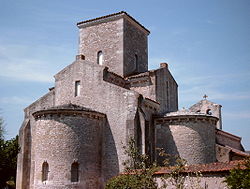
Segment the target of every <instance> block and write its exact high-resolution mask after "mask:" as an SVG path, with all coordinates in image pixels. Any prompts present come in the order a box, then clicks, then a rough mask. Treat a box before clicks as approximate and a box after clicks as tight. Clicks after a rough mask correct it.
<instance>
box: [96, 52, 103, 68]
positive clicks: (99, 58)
mask: <svg viewBox="0 0 250 189" xmlns="http://www.w3.org/2000/svg"><path fill="white" fill-rule="evenodd" d="M97 64H99V65H103V53H102V51H99V52H98V53H97Z"/></svg>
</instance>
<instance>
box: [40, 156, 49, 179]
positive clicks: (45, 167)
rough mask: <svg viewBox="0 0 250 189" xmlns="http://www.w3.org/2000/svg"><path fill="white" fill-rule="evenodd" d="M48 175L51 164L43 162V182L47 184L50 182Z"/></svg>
mask: <svg viewBox="0 0 250 189" xmlns="http://www.w3.org/2000/svg"><path fill="white" fill-rule="evenodd" d="M48 175H49V164H48V163H47V161H45V162H43V165H42V182H45V181H47V180H48Z"/></svg>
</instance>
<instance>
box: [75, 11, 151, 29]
mask: <svg viewBox="0 0 250 189" xmlns="http://www.w3.org/2000/svg"><path fill="white" fill-rule="evenodd" d="M121 14H125V15H127V16H128V17H129V18H130V19H132V20H133V21H134V22H135V23H137V24H138V25H139V26H141V27H142V28H143V29H144V30H146V31H147V32H148V33H150V31H149V30H148V29H147V28H145V27H144V26H143V25H142V24H140V23H139V22H138V21H137V20H136V19H134V18H133V17H132V16H130V15H129V14H128V13H127V12H125V11H120V12H116V13H113V14H108V15H105V16H100V17H96V18H92V19H88V20H84V21H81V22H78V23H77V24H76V25H77V26H79V25H81V24H84V23H88V22H93V21H97V20H101V19H105V18H109V17H112V16H117V15H121Z"/></svg>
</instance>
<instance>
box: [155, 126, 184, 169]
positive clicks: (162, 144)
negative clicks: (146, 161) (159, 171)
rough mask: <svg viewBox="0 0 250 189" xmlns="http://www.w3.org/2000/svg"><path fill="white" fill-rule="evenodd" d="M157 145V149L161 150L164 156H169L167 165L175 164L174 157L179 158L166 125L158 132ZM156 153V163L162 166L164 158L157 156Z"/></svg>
mask: <svg viewBox="0 0 250 189" xmlns="http://www.w3.org/2000/svg"><path fill="white" fill-rule="evenodd" d="M157 135H158V145H157V148H162V149H163V150H164V151H165V153H166V154H168V155H169V163H170V165H174V164H175V157H179V156H180V154H179V152H178V149H177V146H176V143H175V140H174V137H173V134H172V132H171V130H170V128H169V126H168V125H163V126H162V128H161V129H160V132H159V131H158V133H157ZM156 153H157V156H158V158H157V160H158V162H159V163H160V164H161V165H163V161H164V160H165V159H166V157H161V156H159V155H158V153H159V152H156Z"/></svg>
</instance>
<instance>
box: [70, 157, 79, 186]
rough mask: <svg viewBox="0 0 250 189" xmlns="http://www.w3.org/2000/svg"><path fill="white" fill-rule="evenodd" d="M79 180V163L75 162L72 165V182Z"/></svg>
mask: <svg viewBox="0 0 250 189" xmlns="http://www.w3.org/2000/svg"><path fill="white" fill-rule="evenodd" d="M78 181H79V163H77V162H74V163H72V165H71V182H78Z"/></svg>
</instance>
